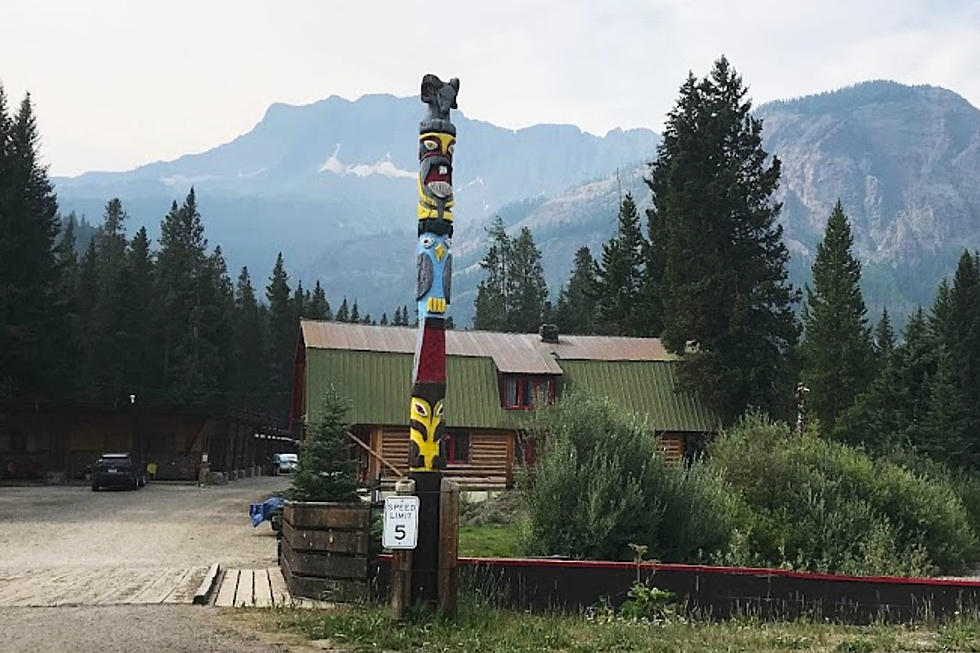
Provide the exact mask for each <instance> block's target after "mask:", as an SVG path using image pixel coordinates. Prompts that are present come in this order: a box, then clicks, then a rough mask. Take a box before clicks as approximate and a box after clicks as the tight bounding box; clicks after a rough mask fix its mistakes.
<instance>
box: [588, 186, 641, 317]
mask: <svg viewBox="0 0 980 653" xmlns="http://www.w3.org/2000/svg"><path fill="white" fill-rule="evenodd" d="M644 246H645V241H644V239H643V233H642V232H641V230H640V216H639V213H637V210H636V203H634V202H633V196H632V195H630V194H629V193H627V195H626V197H625V198H623V201H622V203H621V204H620V206H619V218H618V226H617V229H616V235H615V236H613V237H612V238H611V239H610V240H609V241H608V242H606V243H604V244H603V246H602V261H601V262H600V263H599V264H597V265H596V266H595V298H596V299H595V302H596V308H597V310H598V320H597V321H598V327H599V331H600V332H601V333H605V334H609V335H616V336H636V335H641V334H642V333H643V332H644V327H643V325H642V324H641V322H640V308H641V302H640V293H641V282H642V280H643V251H644Z"/></svg>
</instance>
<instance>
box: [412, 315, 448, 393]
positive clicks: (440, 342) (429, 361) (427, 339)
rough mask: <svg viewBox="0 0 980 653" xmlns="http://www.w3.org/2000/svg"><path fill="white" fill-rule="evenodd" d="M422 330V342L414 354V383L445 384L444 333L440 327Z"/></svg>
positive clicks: (427, 326) (425, 327)
mask: <svg viewBox="0 0 980 653" xmlns="http://www.w3.org/2000/svg"><path fill="white" fill-rule="evenodd" d="M426 322H427V323H426V325H425V326H424V327H423V330H422V340H421V342H420V343H419V350H418V352H416V354H415V364H416V368H415V379H414V382H415V383H445V382H446V331H445V329H444V328H443V327H442V325H441V324H440V325H438V326H435V325H430V324H428V320H427V321H426Z"/></svg>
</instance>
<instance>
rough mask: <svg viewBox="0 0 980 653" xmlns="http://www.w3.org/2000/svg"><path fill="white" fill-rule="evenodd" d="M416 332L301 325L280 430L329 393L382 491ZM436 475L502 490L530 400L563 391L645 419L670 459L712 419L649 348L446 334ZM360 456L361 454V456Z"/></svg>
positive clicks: (399, 456) (649, 344)
mask: <svg viewBox="0 0 980 653" xmlns="http://www.w3.org/2000/svg"><path fill="white" fill-rule="evenodd" d="M416 338H417V329H414V328H410V327H400V326H399V327H395V326H367V325H360V324H349V323H342V322H322V321H313V320H303V321H302V322H301V324H300V333H299V338H298V340H297V346H296V357H295V365H294V376H293V397H292V408H291V419H292V430H293V432H294V433H296V434H297V435H298V431H301V430H303V429H305V428H307V427H308V426H309V425H310V424H313V423H315V422H316V420H317V419H318V417H319V414H318V405H317V404H318V397H322V396H323V393H324V392H325V391H326V390H327V389H328V388H329V387H330V385H331V384H332V385H333V386H334V387H335V388H336V389H337V390H338V391H339V392H340V393H341V394H342V395H344V396H345V397H346V398H347V399H348V400H350V402H351V410H350V412H349V413H348V416H347V418H348V420H349V421H350V423H351V431H352V433H353V435H354V436H355V437H356V438H357V439H358V440H359V441H360V443H361V445H362V446H360V447H357V449H358V451H359V452H360V455H359V460H360V474H361V479H362V480H363V481H365V482H374V481H380V482H381V483H382V484H384V485H387V484H389V483H393V482H394V481H395V480H396V479H397V475H396V474H395V473H394V472H393V471H392V469H391V467H394V468H397V469H398V470H399V471H401V473H403V474H405V473H407V472H408V463H407V461H408V442H409V440H408V405H409V404H408V402H409V397H410V393H411V369H412V360H413V355H414V351H415V342H416ZM446 354H447V360H446V372H447V377H448V381H447V390H446V415H447V424H446V426H447V430H446V434H445V436H444V437H445V438H446V440H447V445H448V446H447V450H448V456H447V458H448V464H447V468H446V470H445V473H446V475H447V476H448V477H450V478H455V479H457V480H458V481H459V482H460V484H461V486H462V487H463V488H465V489H472V490H476V489H503V488H507V487H512V486H513V483H514V472H515V466H518V465H521V464H523V463H524V462H528V463H533V460H534V442H533V441H531V440H530V439H529V438H527V437H526V436H525V434H524V432H523V426H524V425H525V423H526V421H527V418H528V412H529V411H531V410H533V409H534V407H535V406H534V404H535V400H536V398H537V400H538V401H540V400H541V399H542V398H545V399H547V400H549V401H554V400H555V399H556V398H558V397H560V396H561V394H562V393H563V392H565V391H567V390H568V389H570V388H577V389H580V390H582V391H584V392H587V393H593V394H596V395H599V396H604V397H608V398H609V399H610V400H611V401H612V402H613V403H614V404H615V405H617V406H619V407H620V408H621V409H622V410H623V411H624V412H628V413H632V414H635V415H637V416H639V417H640V418H641V419H643V420H645V421H646V422H647V423H648V424H649V425H650V426H651V427H652V428H653V429H654V430H655V431H656V432H657V434H658V441H659V443H660V447H661V450H662V452H663V454H664V455H665V456H666V457H667V458H668V459H670V460H675V461H680V460H683V459H684V458H685V457H687V456H690V455H692V454H693V453H694V452H696V451H697V450H699V448H700V446H701V444H702V443H703V440H704V438H705V436H707V435H708V434H710V433H713V432H714V431H716V430H717V423H718V420H717V419H716V418H715V417H713V416H712V414H711V413H710V412H709V411H708V410H707V409H706V407H705V406H704V405H702V404H701V403H700V402H699V401H698V400H697V398H696V397H693V396H691V395H689V394H684V393H680V392H677V391H676V390H675V387H676V371H677V370H676V367H677V357H676V356H673V355H671V354H669V353H668V352H667V351H666V350H665V349H664V347H663V345H662V344H661V343H660V341H659V340H658V339H656V338H627V337H608V336H565V335H560V334H558V333H557V330H555V329H554V328H553V327H551V326H550V325H546V326H543V327H542V329H541V332H540V333H538V334H519V333H496V332H489V331H447V332H446ZM367 449H370V453H369V452H368V451H367Z"/></svg>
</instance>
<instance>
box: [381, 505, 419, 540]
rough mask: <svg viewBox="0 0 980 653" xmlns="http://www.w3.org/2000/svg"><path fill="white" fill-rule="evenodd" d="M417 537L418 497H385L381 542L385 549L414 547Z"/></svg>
mask: <svg viewBox="0 0 980 653" xmlns="http://www.w3.org/2000/svg"><path fill="white" fill-rule="evenodd" d="M418 539H419V498H418V497H412V496H394V497H388V498H387V499H385V527H384V533H383V534H382V537H381V544H382V546H384V548H386V549H414V548H415V545H416V544H417V543H418Z"/></svg>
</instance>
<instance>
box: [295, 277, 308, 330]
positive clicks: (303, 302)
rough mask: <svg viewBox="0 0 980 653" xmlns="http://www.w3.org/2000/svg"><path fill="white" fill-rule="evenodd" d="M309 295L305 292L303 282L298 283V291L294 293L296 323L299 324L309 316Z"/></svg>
mask: <svg viewBox="0 0 980 653" xmlns="http://www.w3.org/2000/svg"><path fill="white" fill-rule="evenodd" d="M308 294H309V293H307V292H304V290H303V282H302V281H297V282H296V290H294V291H293V312H294V313H295V314H296V323H297V324H298V323H299V321H300V320H302V319H303V318H304V317H306V316H307V313H308V310H307V309H308V307H309V302H308V301H307V295H308Z"/></svg>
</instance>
